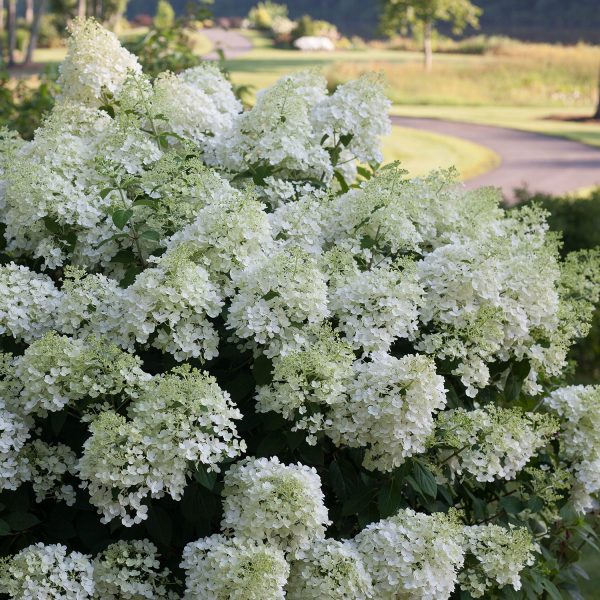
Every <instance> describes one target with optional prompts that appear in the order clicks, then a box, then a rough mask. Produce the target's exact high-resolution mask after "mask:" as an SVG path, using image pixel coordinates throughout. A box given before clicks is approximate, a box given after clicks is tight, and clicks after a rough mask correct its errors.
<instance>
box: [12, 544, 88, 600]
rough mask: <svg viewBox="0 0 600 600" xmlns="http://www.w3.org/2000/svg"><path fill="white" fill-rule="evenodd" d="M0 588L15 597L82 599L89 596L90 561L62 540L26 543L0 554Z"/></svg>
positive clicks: (20, 598)
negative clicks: (7, 552) (7, 553)
mask: <svg viewBox="0 0 600 600" xmlns="http://www.w3.org/2000/svg"><path fill="white" fill-rule="evenodd" d="M0 592H2V593H4V594H8V595H9V596H10V597H11V598H14V599H15V600H17V599H18V600H38V599H41V598H44V599H46V598H47V599H48V600H51V599H52V600H85V599H86V598H92V597H93V596H92V595H93V593H94V579H93V567H92V563H91V561H90V560H89V558H88V557H87V556H85V555H84V554H81V553H79V552H68V551H67V548H66V547H65V546H63V545H61V544H49V545H44V544H41V543H38V544H34V545H33V546H28V547H27V548H25V549H24V550H21V551H20V552H18V553H17V554H15V555H14V556H9V557H6V558H0Z"/></svg>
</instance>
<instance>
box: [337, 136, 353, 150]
mask: <svg viewBox="0 0 600 600" xmlns="http://www.w3.org/2000/svg"><path fill="white" fill-rule="evenodd" d="M352 138H354V134H353V133H346V134H344V135H341V136H340V142H341V143H342V145H343V146H346V147H347V146H348V144H350V142H351V141H352Z"/></svg>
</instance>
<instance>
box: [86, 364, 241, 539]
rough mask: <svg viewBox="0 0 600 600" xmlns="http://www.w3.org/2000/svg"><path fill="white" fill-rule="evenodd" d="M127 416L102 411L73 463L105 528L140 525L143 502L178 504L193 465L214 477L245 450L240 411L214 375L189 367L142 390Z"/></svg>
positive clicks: (145, 515)
mask: <svg viewBox="0 0 600 600" xmlns="http://www.w3.org/2000/svg"><path fill="white" fill-rule="evenodd" d="M129 415H130V419H129V420H127V419H126V418H125V417H123V416H121V415H119V414H117V413H115V412H112V411H105V412H103V413H101V414H100V415H99V416H98V417H97V418H96V419H95V420H93V421H92V423H91V424H90V433H91V436H90V437H89V438H88V439H87V440H86V442H85V443H84V446H83V456H82V457H81V459H80V460H79V463H78V471H79V476H80V478H81V480H82V482H83V483H82V487H84V488H87V489H88V490H89V492H90V502H91V503H92V504H93V505H94V506H96V507H97V508H98V510H99V512H101V514H102V515H103V517H102V521H103V522H108V521H110V520H112V519H113V518H115V517H118V518H120V519H121V520H122V522H123V524H124V525H125V526H126V527H129V526H131V525H133V524H135V523H140V522H141V521H143V520H144V519H146V518H147V512H148V507H147V505H146V504H145V502H144V501H145V499H146V498H147V497H148V496H149V497H152V498H161V497H163V496H164V495H165V494H168V495H169V496H171V497H172V498H173V499H175V500H180V499H181V497H182V495H183V492H184V490H185V487H186V485H187V482H188V480H189V478H190V477H191V475H192V473H193V470H194V466H195V465H197V464H203V465H205V466H206V468H207V469H208V470H209V471H216V472H218V471H219V470H220V467H219V464H220V463H221V462H223V461H224V460H227V459H233V458H235V457H237V456H238V455H239V454H240V453H241V452H243V451H244V450H245V444H244V442H243V441H240V440H239V438H238V435H237V429H236V425H235V421H237V420H239V419H241V417H242V414H241V412H240V411H239V410H238V409H237V408H235V406H234V405H233V403H232V401H231V399H230V397H229V394H227V393H226V392H224V391H223V390H222V389H221V388H220V387H219V386H218V385H217V383H216V381H215V379H214V378H213V377H210V376H208V375H207V374H205V373H201V372H200V371H196V370H192V369H190V367H189V365H185V366H182V367H178V368H176V369H173V371H171V372H170V373H167V374H166V375H164V376H160V377H156V378H154V379H153V380H152V381H151V382H149V383H148V384H146V385H145V387H144V389H143V390H142V392H141V394H140V397H139V398H138V399H137V400H135V401H134V402H133V403H132V404H131V405H130V406H129Z"/></svg>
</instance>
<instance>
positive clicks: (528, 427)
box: [436, 405, 559, 481]
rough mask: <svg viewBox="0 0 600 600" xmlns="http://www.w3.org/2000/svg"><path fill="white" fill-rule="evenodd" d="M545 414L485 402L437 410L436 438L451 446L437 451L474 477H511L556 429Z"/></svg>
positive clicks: (490, 479)
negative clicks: (475, 406)
mask: <svg viewBox="0 0 600 600" xmlns="http://www.w3.org/2000/svg"><path fill="white" fill-rule="evenodd" d="M558 427H559V424H558V421H557V420H556V419H555V418H554V417H552V416H551V415H548V414H543V413H533V412H531V413H529V412H527V413H526V412H523V411H522V410H520V409H517V408H500V407H497V406H494V405H487V406H484V407H482V408H476V409H474V410H470V411H468V410H465V409H464V408H456V409H453V410H449V411H446V412H443V413H440V414H439V415H438V418H437V422H436V428H437V432H436V433H437V436H438V440H439V441H440V443H441V444H442V445H445V446H447V447H450V448H451V449H452V450H448V451H446V452H442V453H441V458H443V459H444V461H448V465H449V466H450V468H451V469H453V470H455V471H456V472H458V473H462V472H463V471H466V472H467V473H469V474H471V475H473V477H475V479H476V480H477V481H495V480H496V479H514V478H515V477H516V476H517V474H518V473H519V472H520V471H521V470H522V469H523V468H524V467H525V465H526V464H527V463H528V462H529V461H530V460H531V458H532V457H533V456H535V455H536V454H537V452H538V451H539V450H540V449H541V448H543V447H544V446H545V445H546V444H547V443H548V441H549V440H550V438H551V437H552V436H553V435H554V434H555V433H556V431H557V430H558Z"/></svg>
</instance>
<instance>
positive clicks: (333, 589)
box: [286, 540, 375, 600]
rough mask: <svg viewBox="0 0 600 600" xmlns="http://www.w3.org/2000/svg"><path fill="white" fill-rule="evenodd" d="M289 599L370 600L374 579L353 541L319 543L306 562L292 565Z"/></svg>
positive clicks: (301, 561)
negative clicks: (372, 580) (372, 579)
mask: <svg viewBox="0 0 600 600" xmlns="http://www.w3.org/2000/svg"><path fill="white" fill-rule="evenodd" d="M286 590H287V594H286V598H287V599H288V600H306V599H307V598H319V600H348V599H350V598H351V599H352V600H369V599H371V598H375V596H374V595H373V589H372V583H371V576H370V575H369V574H368V573H367V571H366V569H365V566H364V564H363V560H362V558H361V556H360V554H359V552H358V550H357V549H356V547H355V545H354V544H353V543H352V542H351V541H343V542H338V541H335V540H317V541H315V542H313V543H312V545H311V547H310V549H309V550H308V552H307V555H306V557H305V558H304V559H302V560H299V561H295V562H293V563H292V565H291V570H290V578H289V581H288V584H287V586H286Z"/></svg>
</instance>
